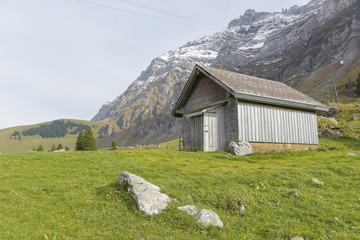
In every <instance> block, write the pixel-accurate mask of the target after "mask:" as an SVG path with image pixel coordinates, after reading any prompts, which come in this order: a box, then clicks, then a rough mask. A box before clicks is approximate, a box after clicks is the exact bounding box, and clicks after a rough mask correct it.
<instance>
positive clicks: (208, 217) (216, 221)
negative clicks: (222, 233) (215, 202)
mask: <svg viewBox="0 0 360 240" xmlns="http://www.w3.org/2000/svg"><path fill="white" fill-rule="evenodd" d="M178 209H179V210H181V211H185V212H187V213H188V214H190V215H193V216H195V217H196V219H197V220H198V222H199V223H202V224H204V225H205V226H206V227H208V226H215V227H223V226H224V224H223V222H222V221H221V220H220V218H219V216H218V215H217V214H216V213H215V212H213V211H211V210H207V209H201V210H200V211H198V210H197V208H196V207H195V206H194V205H186V206H182V207H178Z"/></svg>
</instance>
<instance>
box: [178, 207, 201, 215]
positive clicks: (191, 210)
mask: <svg viewBox="0 0 360 240" xmlns="http://www.w3.org/2000/svg"><path fill="white" fill-rule="evenodd" d="M177 209H179V210H181V211H185V212H187V213H188V214H190V215H195V214H196V213H197V211H198V210H197V208H196V207H195V206H194V205H186V206H182V207H178V208H177Z"/></svg>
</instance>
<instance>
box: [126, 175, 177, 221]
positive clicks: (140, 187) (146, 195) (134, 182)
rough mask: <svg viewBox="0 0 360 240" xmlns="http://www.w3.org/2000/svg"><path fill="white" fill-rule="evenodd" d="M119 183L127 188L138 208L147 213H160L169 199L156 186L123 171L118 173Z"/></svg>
mask: <svg viewBox="0 0 360 240" xmlns="http://www.w3.org/2000/svg"><path fill="white" fill-rule="evenodd" d="M119 184H120V185H125V186H126V187H127V188H128V192H129V193H130V195H131V196H132V198H134V200H135V202H136V204H137V207H138V209H139V210H140V211H143V212H145V213H146V214H148V215H153V214H158V213H160V212H161V211H162V210H164V209H165V208H166V207H167V205H168V203H170V201H171V199H170V198H169V197H168V196H167V195H166V194H163V193H161V192H160V188H159V187H158V186H156V185H154V184H151V183H149V182H147V181H145V180H144V179H143V178H141V177H139V176H136V175H134V174H131V173H128V172H125V171H124V172H121V173H120V175H119Z"/></svg>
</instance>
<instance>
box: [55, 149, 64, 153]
mask: <svg viewBox="0 0 360 240" xmlns="http://www.w3.org/2000/svg"><path fill="white" fill-rule="evenodd" d="M54 152H66V150H65V149H60V150H55V151H54Z"/></svg>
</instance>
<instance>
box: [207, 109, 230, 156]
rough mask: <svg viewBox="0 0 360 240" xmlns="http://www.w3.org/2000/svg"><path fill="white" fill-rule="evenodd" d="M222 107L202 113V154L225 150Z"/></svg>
mask: <svg viewBox="0 0 360 240" xmlns="http://www.w3.org/2000/svg"><path fill="white" fill-rule="evenodd" d="M224 111H225V108H224V106H221V107H218V108H216V109H213V110H210V111H208V112H205V113H204V152H216V151H220V150H225V148H226V137H225V125H224V124H225V121H224V117H225V115H224Z"/></svg>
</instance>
